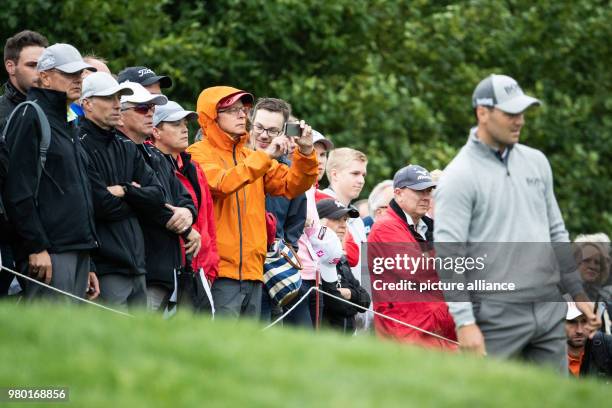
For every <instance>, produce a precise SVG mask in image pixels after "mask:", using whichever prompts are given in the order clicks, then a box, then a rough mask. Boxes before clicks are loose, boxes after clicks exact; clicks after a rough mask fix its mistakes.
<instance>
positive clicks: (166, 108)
mask: <svg viewBox="0 0 612 408" xmlns="http://www.w3.org/2000/svg"><path fill="white" fill-rule="evenodd" d="M183 118H187V120H194V119H197V118H198V114H197V113H195V112H193V111H187V110H185V109H183V107H182V106H181V105H179V104H178V103H176V102H174V101H168V103H167V104H165V105H162V106H160V107H159V108H155V114H154V115H153V126H157V125H159V123H160V122H175V121H177V120H181V119H183Z"/></svg>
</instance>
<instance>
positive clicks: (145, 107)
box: [121, 103, 155, 115]
mask: <svg viewBox="0 0 612 408" xmlns="http://www.w3.org/2000/svg"><path fill="white" fill-rule="evenodd" d="M128 109H133V110H134V112H136V113H139V114H141V115H146V114H147V113H149V111H152V110H155V104H154V103H140V104H138V105H135V106H128V107H127V108H123V109H121V110H124V111H126V110H128Z"/></svg>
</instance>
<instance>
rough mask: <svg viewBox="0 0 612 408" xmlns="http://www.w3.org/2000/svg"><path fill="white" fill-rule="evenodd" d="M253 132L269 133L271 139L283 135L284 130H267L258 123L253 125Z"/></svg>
mask: <svg viewBox="0 0 612 408" xmlns="http://www.w3.org/2000/svg"><path fill="white" fill-rule="evenodd" d="M253 130H254V131H255V133H258V134H262V133H263V132H267V133H268V136H270V137H276V136H278V135H280V134H281V133H282V130H280V129H277V128H267V129H266V128H265V127H263V126H261V125H260V124H259V123H256V124H254V125H253Z"/></svg>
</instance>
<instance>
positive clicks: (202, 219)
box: [176, 153, 219, 283]
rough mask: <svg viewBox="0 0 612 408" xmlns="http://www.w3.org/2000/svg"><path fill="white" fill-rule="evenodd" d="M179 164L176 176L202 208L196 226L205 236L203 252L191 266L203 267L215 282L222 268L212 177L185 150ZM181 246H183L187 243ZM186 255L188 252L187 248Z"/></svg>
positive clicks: (199, 209) (203, 237) (194, 226)
mask: <svg viewBox="0 0 612 408" xmlns="http://www.w3.org/2000/svg"><path fill="white" fill-rule="evenodd" d="M177 165H178V169H179V170H178V171H177V172H176V176H177V177H178V179H179V180H180V181H181V183H183V185H184V186H185V188H186V189H187V191H189V194H190V195H191V199H192V200H193V203H194V204H195V207H196V209H197V210H198V217H197V219H196V221H195V223H194V224H193V226H192V227H193V228H195V229H196V230H197V231H198V232H199V233H200V235H201V236H202V246H201V248H200V252H198V255H197V256H196V257H194V258H193V259H192V261H191V266H192V268H193V271H194V272H198V271H199V270H200V268H203V269H204V273H205V274H206V277H207V278H208V280H209V281H210V282H211V283H212V282H213V281H214V280H215V278H216V277H217V273H218V272H219V252H218V251H217V232H216V229H215V215H214V209H213V202H212V196H211V194H210V190H209V189H208V181H207V180H206V175H205V174H204V172H203V171H202V169H201V168H200V165H199V164H198V163H196V162H194V161H191V156H190V155H189V154H187V153H181V154H180V155H179V156H178V157H177ZM196 190H197V192H196ZM181 247H182V248H183V246H181ZM183 256H185V254H184V248H183Z"/></svg>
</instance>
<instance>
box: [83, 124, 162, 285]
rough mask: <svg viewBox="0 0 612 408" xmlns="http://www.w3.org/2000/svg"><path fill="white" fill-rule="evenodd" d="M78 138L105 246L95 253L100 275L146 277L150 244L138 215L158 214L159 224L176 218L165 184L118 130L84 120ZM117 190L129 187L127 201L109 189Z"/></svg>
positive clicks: (132, 144)
mask: <svg viewBox="0 0 612 408" xmlns="http://www.w3.org/2000/svg"><path fill="white" fill-rule="evenodd" d="M79 137H80V139H81V143H82V144H83V147H84V148H85V150H86V151H87V154H88V156H89V166H88V169H87V173H88V175H89V180H90V182H91V186H92V190H93V197H94V203H95V204H94V208H95V220H96V229H97V231H98V237H99V242H100V248H99V250H97V251H95V252H94V253H93V259H94V262H95V264H96V273H97V274H99V275H104V274H111V273H120V274H128V275H142V274H144V273H145V272H146V265H145V243H144V236H143V233H142V228H141V227H140V222H139V220H138V214H142V215H147V216H153V214H156V215H157V217H158V218H160V220H161V221H160V222H164V221H165V222H167V221H168V220H169V219H170V217H171V216H172V211H170V210H169V209H167V208H166V207H165V202H164V199H163V198H164V195H163V194H164V193H163V190H162V187H161V184H160V183H159V181H158V180H157V177H156V176H155V173H154V172H153V170H152V169H151V168H150V167H149V166H148V165H147V163H146V162H145V161H144V159H143V157H142V155H141V154H140V152H139V151H138V149H137V147H136V145H135V144H134V143H133V142H132V141H131V140H129V139H125V138H123V137H119V136H118V135H117V134H116V132H115V130H104V129H102V128H100V127H99V126H97V125H96V124H95V123H93V122H91V121H89V120H87V119H85V118H82V119H81V127H80V129H79ZM132 182H137V183H138V184H140V188H137V187H134V186H133V185H132V184H131V183H132ZM113 185H121V186H124V187H125V189H126V194H125V196H124V197H123V198H118V197H115V196H114V195H112V194H111V193H110V192H109V191H108V190H107V189H106V187H108V186H113Z"/></svg>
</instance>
